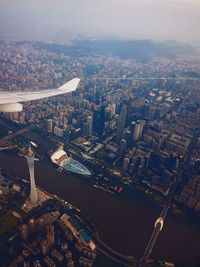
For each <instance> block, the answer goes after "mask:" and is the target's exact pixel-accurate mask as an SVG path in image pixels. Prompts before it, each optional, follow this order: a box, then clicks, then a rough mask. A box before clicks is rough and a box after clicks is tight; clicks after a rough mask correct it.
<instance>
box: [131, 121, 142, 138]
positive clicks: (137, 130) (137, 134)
mask: <svg viewBox="0 0 200 267" xmlns="http://www.w3.org/2000/svg"><path fill="white" fill-rule="evenodd" d="M143 127H144V121H139V120H138V121H137V122H136V123H135V128H134V133H133V140H134V141H138V139H139V138H140V137H141V136H142V131H143Z"/></svg>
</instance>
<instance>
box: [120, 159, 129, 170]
mask: <svg viewBox="0 0 200 267" xmlns="http://www.w3.org/2000/svg"><path fill="white" fill-rule="evenodd" d="M129 163H130V160H129V158H125V159H124V160H123V163H122V169H123V170H124V171H127V170H128V167H129Z"/></svg>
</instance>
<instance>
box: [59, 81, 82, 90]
mask: <svg viewBox="0 0 200 267" xmlns="http://www.w3.org/2000/svg"><path fill="white" fill-rule="evenodd" d="M79 82H80V79H79V78H74V79H72V80H71V81H69V82H67V83H65V84H63V85H62V86H60V87H59V88H58V89H59V90H62V91H66V92H72V91H75V90H76V88H77V86H78V84H79Z"/></svg>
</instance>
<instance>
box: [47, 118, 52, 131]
mask: <svg viewBox="0 0 200 267" xmlns="http://www.w3.org/2000/svg"><path fill="white" fill-rule="evenodd" d="M52 131H53V120H52V119H49V120H47V132H48V133H52Z"/></svg>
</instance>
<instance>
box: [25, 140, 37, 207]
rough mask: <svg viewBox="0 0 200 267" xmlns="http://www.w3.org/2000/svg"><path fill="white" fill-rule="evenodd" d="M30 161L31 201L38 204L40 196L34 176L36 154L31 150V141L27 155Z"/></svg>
mask: <svg viewBox="0 0 200 267" xmlns="http://www.w3.org/2000/svg"><path fill="white" fill-rule="evenodd" d="M26 159H27V161H28V168H29V174H30V182H31V192H30V201H31V203H32V204H36V203H37V202H38V196H37V191H36V186H35V176H34V154H33V151H32V150H31V144H30V143H29V153H28V155H27V156H26Z"/></svg>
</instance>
